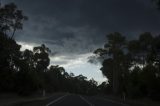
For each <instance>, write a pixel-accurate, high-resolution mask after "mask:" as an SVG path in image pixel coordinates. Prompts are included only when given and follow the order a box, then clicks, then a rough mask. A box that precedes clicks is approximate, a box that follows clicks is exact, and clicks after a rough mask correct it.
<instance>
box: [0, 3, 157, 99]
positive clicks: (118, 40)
mask: <svg viewBox="0 0 160 106" xmlns="http://www.w3.org/2000/svg"><path fill="white" fill-rule="evenodd" d="M27 19H28V17H26V16H25V15H24V14H23V12H22V11H21V10H19V9H18V8H17V6H16V5H15V4H14V3H10V4H6V5H4V6H0V92H1V93H2V92H15V93H17V94H19V95H23V96H26V95H31V94H33V93H35V92H42V91H44V90H45V91H46V92H49V93H54V92H70V93H79V94H85V95H93V94H103V95H107V94H113V95H118V96H123V97H127V98H134V99H136V98H143V97H147V98H151V99H153V100H159V99H160V35H158V36H156V35H152V34H151V33H150V32H145V33H142V34H140V36H139V37H138V38H137V39H134V40H128V39H126V38H125V36H123V35H122V34H121V33H119V32H114V33H111V34H108V35H107V36H106V37H107V41H106V43H105V45H104V48H99V49H97V50H95V51H94V54H95V55H96V57H97V59H101V60H103V61H102V68H101V69H100V70H101V72H102V74H103V75H104V76H106V77H107V78H108V82H103V83H102V84H100V85H98V84H97V82H96V81H95V80H94V79H91V80H87V77H85V76H83V75H78V76H75V75H74V74H73V73H67V72H66V71H65V69H64V68H63V67H60V66H59V65H51V66H50V58H49V54H50V53H51V52H52V51H51V50H50V49H49V48H48V47H47V46H46V45H44V44H42V45H40V46H37V47H34V48H33V50H32V51H31V50H27V49H26V50H24V51H21V50H20V48H21V45H19V44H17V42H16V41H15V39H14V36H15V35H16V31H17V30H21V29H22V28H23V22H24V21H26V20H27Z"/></svg>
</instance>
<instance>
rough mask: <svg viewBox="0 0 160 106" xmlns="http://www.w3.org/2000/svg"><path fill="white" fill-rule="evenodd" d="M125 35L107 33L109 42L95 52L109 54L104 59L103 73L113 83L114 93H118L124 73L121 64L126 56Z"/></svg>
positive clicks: (101, 54) (103, 54)
mask: <svg viewBox="0 0 160 106" xmlns="http://www.w3.org/2000/svg"><path fill="white" fill-rule="evenodd" d="M124 47H125V37H124V36H122V35H121V34H120V33H118V32H115V33H111V34H109V35H107V43H106V44H105V45H104V48H101V49H97V50H96V51H95V52H94V53H96V54H98V55H99V56H100V57H102V56H107V59H105V60H104V61H103V64H102V65H103V67H102V68H101V71H102V73H103V74H104V75H105V76H107V78H108V79H109V83H110V84H111V85H112V86H111V87H112V88H113V92H114V94H117V93H118V90H119V85H120V82H119V81H120V77H121V75H122V73H121V72H122V69H121V65H123V64H122V61H123V57H124V51H123V50H124Z"/></svg>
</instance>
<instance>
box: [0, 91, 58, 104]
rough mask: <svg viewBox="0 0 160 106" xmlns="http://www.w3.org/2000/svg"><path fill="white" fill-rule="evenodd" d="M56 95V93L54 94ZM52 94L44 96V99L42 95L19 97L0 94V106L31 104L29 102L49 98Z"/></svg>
mask: <svg viewBox="0 0 160 106" xmlns="http://www.w3.org/2000/svg"><path fill="white" fill-rule="evenodd" d="M54 94H57V93H54ZM54 94H46V96H45V97H43V96H42V95H32V96H27V97H21V96H18V95H17V94H11V93H10V94H0V106H11V105H12V104H16V103H22V102H31V101H39V100H45V99H47V98H50V97H51V96H53V95H54Z"/></svg>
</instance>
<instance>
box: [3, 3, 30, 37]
mask: <svg viewBox="0 0 160 106" xmlns="http://www.w3.org/2000/svg"><path fill="white" fill-rule="evenodd" d="M27 19H28V18H27V17H26V16H24V15H23V13H22V10H19V9H17V6H16V5H15V4H14V3H10V4H6V5H4V6H0V30H1V31H2V32H3V33H5V34H6V33H7V32H9V33H11V36H10V37H11V38H13V37H14V35H15V32H16V30H17V29H22V28H23V21H25V20H27Z"/></svg>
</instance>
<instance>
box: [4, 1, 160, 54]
mask: <svg viewBox="0 0 160 106" xmlns="http://www.w3.org/2000/svg"><path fill="white" fill-rule="evenodd" d="M4 1H5V2H12V1H13V2H15V3H16V4H17V5H18V7H19V8H20V9H22V10H23V11H24V13H25V14H26V15H27V16H28V17H29V21H28V22H26V23H25V25H24V30H23V31H22V32H21V33H20V34H18V35H17V36H16V39H17V40H18V41H25V42H37V43H46V44H49V45H53V44H54V45H58V46H61V47H64V46H65V48H66V50H65V51H66V52H69V53H70V52H72V53H73V52H78V53H83V52H88V50H90V49H91V50H93V49H94V48H95V47H97V46H100V45H102V44H103V43H104V37H105V35H106V34H108V33H110V32H114V31H119V32H121V33H122V34H124V35H125V36H126V37H128V38H135V37H136V36H138V35H139V34H140V33H142V32H145V31H150V32H152V33H159V28H160V12H159V11H158V10H157V9H156V8H155V7H154V6H153V5H152V3H151V0H2V2H4ZM72 45H74V46H73V47H72ZM65 48H64V49H65Z"/></svg>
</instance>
